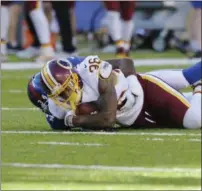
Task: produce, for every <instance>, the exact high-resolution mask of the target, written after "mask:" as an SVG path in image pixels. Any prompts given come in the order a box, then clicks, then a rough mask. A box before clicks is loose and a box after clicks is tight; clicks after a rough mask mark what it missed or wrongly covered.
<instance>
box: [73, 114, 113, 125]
mask: <svg viewBox="0 0 202 191" xmlns="http://www.w3.org/2000/svg"><path fill="white" fill-rule="evenodd" d="M115 120H116V118H115V116H113V114H112V113H111V112H103V113H98V114H95V115H81V116H74V117H73V119H72V123H73V126H75V127H84V128H85V127H86V128H111V127H113V125H114V124H115Z"/></svg>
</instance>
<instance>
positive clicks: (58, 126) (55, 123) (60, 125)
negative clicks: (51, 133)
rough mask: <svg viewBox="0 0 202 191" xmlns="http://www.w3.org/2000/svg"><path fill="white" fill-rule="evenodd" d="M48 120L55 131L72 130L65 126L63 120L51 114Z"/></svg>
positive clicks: (47, 116)
mask: <svg viewBox="0 0 202 191" xmlns="http://www.w3.org/2000/svg"><path fill="white" fill-rule="evenodd" d="M46 120H47V122H48V124H49V126H50V127H51V129H53V130H70V127H67V126H65V124H64V120H63V119H58V118H56V117H54V116H53V115H51V114H46Z"/></svg>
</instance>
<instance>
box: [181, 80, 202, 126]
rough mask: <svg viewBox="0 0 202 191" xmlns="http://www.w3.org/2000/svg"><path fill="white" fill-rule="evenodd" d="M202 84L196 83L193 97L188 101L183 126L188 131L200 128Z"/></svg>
mask: <svg viewBox="0 0 202 191" xmlns="http://www.w3.org/2000/svg"><path fill="white" fill-rule="evenodd" d="M201 95H202V83H198V84H197V85H196V86H195V87H194V92H193V96H192V98H191V100H190V105H191V106H190V107H189V109H188V110H187V112H186V113H185V116H184V119H183V126H184V127H185V128H188V129H197V128H201V126H202V125H201V99H202V96H201Z"/></svg>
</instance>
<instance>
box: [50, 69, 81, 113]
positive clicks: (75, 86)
mask: <svg viewBox="0 0 202 191" xmlns="http://www.w3.org/2000/svg"><path fill="white" fill-rule="evenodd" d="M81 91H82V89H81V88H80V86H79V77H78V75H77V74H76V73H73V72H71V74H70V76H69V77H68V78H67V79H66V80H65V82H64V83H63V84H62V85H59V86H56V87H55V88H54V90H53V91H52V93H51V94H49V95H48V97H49V98H51V99H53V101H54V102H55V103H56V104H57V105H59V106H61V107H63V108H66V109H72V110H76V106H77V105H78V103H79V102H80V100H81Z"/></svg>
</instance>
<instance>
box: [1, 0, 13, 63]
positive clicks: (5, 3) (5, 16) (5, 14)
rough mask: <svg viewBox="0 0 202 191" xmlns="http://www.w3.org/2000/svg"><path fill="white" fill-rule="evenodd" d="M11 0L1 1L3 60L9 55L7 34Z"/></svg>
mask: <svg viewBox="0 0 202 191" xmlns="http://www.w3.org/2000/svg"><path fill="white" fill-rule="evenodd" d="M9 3H11V2H9V1H2V2H1V60H2V61H4V60H6V57H7V47H6V46H7V44H6V43H7V34H8V27H9V10H8V9H9V7H8V6H9Z"/></svg>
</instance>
